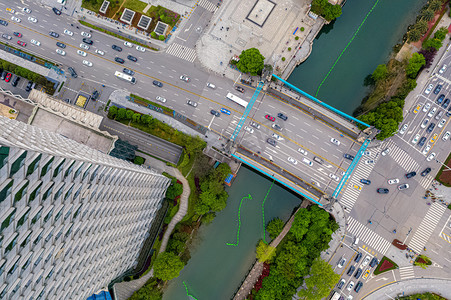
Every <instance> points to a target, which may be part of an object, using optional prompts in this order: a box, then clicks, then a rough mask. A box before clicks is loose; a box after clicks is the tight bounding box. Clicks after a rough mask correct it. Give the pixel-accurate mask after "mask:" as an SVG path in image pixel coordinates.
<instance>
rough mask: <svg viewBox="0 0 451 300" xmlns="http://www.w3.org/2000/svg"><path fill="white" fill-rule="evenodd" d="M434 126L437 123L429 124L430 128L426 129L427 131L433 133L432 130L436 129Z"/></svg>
mask: <svg viewBox="0 0 451 300" xmlns="http://www.w3.org/2000/svg"><path fill="white" fill-rule="evenodd" d="M434 128H435V123H431V124H429V126H428V128H427V129H426V132H427V133H431V132H432V130H434Z"/></svg>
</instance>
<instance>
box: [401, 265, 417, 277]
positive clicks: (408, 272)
mask: <svg viewBox="0 0 451 300" xmlns="http://www.w3.org/2000/svg"><path fill="white" fill-rule="evenodd" d="M399 275H400V276H401V280H406V279H410V278H414V277H415V272H414V271H413V266H407V267H400V268H399Z"/></svg>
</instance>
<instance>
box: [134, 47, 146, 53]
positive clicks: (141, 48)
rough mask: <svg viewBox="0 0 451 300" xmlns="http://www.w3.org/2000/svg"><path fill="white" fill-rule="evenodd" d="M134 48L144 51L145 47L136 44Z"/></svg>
mask: <svg viewBox="0 0 451 300" xmlns="http://www.w3.org/2000/svg"><path fill="white" fill-rule="evenodd" d="M136 50H138V51H141V52H146V48H144V47H142V46H136Z"/></svg>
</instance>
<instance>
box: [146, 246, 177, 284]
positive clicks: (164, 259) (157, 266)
mask: <svg viewBox="0 0 451 300" xmlns="http://www.w3.org/2000/svg"><path fill="white" fill-rule="evenodd" d="M183 267H184V264H183V262H182V261H181V260H180V257H178V256H177V255H175V254H174V253H171V252H162V253H160V254H159V255H158V257H157V259H156V260H155V263H154V265H153V270H154V276H155V277H156V278H159V279H161V280H165V281H166V280H171V279H173V278H176V277H178V276H179V274H180V271H181V270H182V269H183Z"/></svg>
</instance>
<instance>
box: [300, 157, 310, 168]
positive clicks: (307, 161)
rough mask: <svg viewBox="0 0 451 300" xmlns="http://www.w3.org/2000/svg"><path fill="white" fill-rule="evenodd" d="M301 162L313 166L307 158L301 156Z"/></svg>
mask: <svg viewBox="0 0 451 300" xmlns="http://www.w3.org/2000/svg"><path fill="white" fill-rule="evenodd" d="M302 162H303V163H304V164H306V165H309V166H310V167H311V166H313V163H312V162H311V161H310V160H308V159H307V158H303V159H302Z"/></svg>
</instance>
